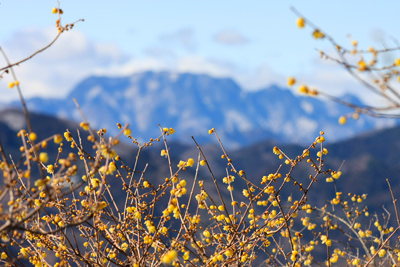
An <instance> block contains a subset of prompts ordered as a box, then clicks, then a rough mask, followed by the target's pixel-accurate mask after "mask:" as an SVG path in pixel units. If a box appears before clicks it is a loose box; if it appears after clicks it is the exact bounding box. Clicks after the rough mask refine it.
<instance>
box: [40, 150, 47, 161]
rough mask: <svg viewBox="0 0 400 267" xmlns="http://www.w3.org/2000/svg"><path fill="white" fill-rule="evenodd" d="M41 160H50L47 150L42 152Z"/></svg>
mask: <svg viewBox="0 0 400 267" xmlns="http://www.w3.org/2000/svg"><path fill="white" fill-rule="evenodd" d="M39 160H40V161H41V162H43V163H47V161H49V155H48V154H47V153H46V152H40V154H39Z"/></svg>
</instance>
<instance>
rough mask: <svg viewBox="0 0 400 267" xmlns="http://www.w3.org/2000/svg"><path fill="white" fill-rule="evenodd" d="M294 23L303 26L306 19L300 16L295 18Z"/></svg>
mask: <svg viewBox="0 0 400 267" xmlns="http://www.w3.org/2000/svg"><path fill="white" fill-rule="evenodd" d="M296 24H297V27H299V28H304V26H306V21H305V20H304V18H302V17H300V18H298V19H297V21H296Z"/></svg>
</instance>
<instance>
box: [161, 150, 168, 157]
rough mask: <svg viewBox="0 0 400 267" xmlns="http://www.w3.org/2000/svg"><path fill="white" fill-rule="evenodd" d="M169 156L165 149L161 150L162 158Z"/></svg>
mask: <svg viewBox="0 0 400 267" xmlns="http://www.w3.org/2000/svg"><path fill="white" fill-rule="evenodd" d="M167 155H168V152H167V150H165V149H163V150H161V156H162V157H167Z"/></svg>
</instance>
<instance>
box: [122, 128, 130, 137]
mask: <svg viewBox="0 0 400 267" xmlns="http://www.w3.org/2000/svg"><path fill="white" fill-rule="evenodd" d="M131 134H132V130H131V129H129V128H126V129H125V130H124V135H125V136H130V135H131Z"/></svg>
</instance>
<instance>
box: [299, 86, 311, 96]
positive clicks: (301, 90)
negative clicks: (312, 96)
mask: <svg viewBox="0 0 400 267" xmlns="http://www.w3.org/2000/svg"><path fill="white" fill-rule="evenodd" d="M309 92H310V90H309V89H308V87H307V86H305V85H301V86H300V87H299V93H302V94H308V93H309Z"/></svg>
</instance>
